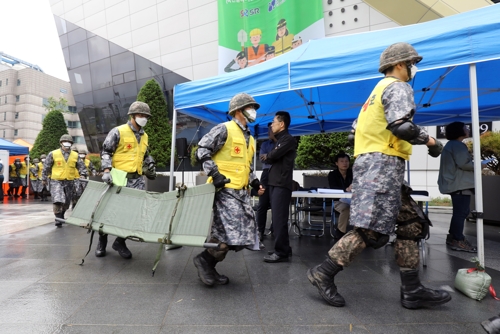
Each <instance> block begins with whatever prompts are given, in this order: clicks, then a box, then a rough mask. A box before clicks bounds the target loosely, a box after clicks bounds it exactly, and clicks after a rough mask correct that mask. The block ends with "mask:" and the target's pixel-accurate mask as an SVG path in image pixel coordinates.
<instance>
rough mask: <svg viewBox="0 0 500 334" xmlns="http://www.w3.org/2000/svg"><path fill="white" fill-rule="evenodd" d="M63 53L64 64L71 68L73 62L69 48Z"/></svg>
mask: <svg viewBox="0 0 500 334" xmlns="http://www.w3.org/2000/svg"><path fill="white" fill-rule="evenodd" d="M62 51H63V56H64V62H65V63H66V68H67V69H68V68H71V62H70V61H69V50H68V48H64V49H62Z"/></svg>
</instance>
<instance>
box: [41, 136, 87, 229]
mask: <svg viewBox="0 0 500 334" xmlns="http://www.w3.org/2000/svg"><path fill="white" fill-rule="evenodd" d="M59 144H60V145H61V148H58V149H56V150H54V151H52V152H49V154H47V158H46V159H45V162H44V164H43V171H42V183H43V185H47V184H48V182H49V175H50V196H51V198H52V209H53V211H54V215H55V216H56V222H55V225H56V227H62V222H61V221H60V220H57V219H62V220H64V214H65V213H66V210H68V209H69V205H70V203H71V196H72V193H73V187H74V186H73V184H74V180H75V178H76V177H77V176H76V175H77V172H78V173H79V175H81V176H83V177H84V176H87V170H86V169H85V165H84V164H83V162H81V161H78V153H76V152H74V151H72V150H71V145H73V137H71V135H69V134H64V135H62V136H61V138H60V139H59Z"/></svg>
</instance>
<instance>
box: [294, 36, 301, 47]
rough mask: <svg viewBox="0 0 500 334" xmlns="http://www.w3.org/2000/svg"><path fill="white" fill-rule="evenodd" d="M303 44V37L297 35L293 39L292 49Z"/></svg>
mask: <svg viewBox="0 0 500 334" xmlns="http://www.w3.org/2000/svg"><path fill="white" fill-rule="evenodd" d="M301 45H302V38H300V36H295V37H294V38H293V41H292V49H296V48H298V47H299V46H301Z"/></svg>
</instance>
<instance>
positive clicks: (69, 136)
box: [59, 134, 73, 144]
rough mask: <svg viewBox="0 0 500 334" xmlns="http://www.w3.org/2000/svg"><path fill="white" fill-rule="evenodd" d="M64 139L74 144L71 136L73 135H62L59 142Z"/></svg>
mask: <svg viewBox="0 0 500 334" xmlns="http://www.w3.org/2000/svg"><path fill="white" fill-rule="evenodd" d="M63 141H69V142H70V143H71V144H73V137H71V135H68V134H65V135H62V136H61V139H59V142H60V143H61V142H63Z"/></svg>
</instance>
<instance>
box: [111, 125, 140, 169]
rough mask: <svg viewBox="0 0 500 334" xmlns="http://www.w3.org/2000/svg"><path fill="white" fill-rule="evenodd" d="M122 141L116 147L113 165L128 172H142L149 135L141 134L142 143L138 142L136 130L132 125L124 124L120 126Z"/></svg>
mask: <svg viewBox="0 0 500 334" xmlns="http://www.w3.org/2000/svg"><path fill="white" fill-rule="evenodd" d="M118 131H119V132H120V142H119V143H118V146H117V147H116V151H115V154H114V155H113V160H112V163H111V165H112V166H113V168H118V169H120V170H123V171H125V172H127V173H135V172H137V173H139V174H142V163H143V160H144V155H145V154H146V151H147V149H148V135H147V134H146V133H144V134H143V135H142V136H141V143H140V144H139V143H137V139H136V138H135V134H134V131H132V129H131V128H130V125H128V123H127V124H123V125H120V126H119V127H118Z"/></svg>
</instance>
